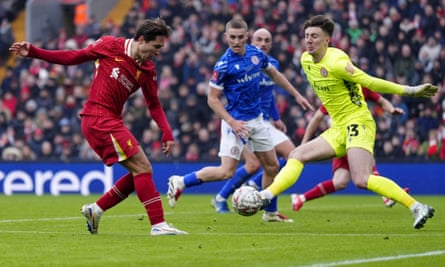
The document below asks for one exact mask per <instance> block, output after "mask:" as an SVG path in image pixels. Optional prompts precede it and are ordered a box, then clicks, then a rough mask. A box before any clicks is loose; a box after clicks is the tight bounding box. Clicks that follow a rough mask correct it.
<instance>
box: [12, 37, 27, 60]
mask: <svg viewBox="0 0 445 267" xmlns="http://www.w3.org/2000/svg"><path fill="white" fill-rule="evenodd" d="M29 47H30V43H29V42H24V41H23V42H15V43H13V44H12V45H11V47H9V51H10V52H11V53H15V54H16V55H17V56H21V57H26V56H28V54H29Z"/></svg>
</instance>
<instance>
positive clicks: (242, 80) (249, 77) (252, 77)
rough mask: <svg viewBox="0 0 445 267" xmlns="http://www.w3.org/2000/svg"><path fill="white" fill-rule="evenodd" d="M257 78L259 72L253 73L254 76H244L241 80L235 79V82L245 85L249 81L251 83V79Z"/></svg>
mask: <svg viewBox="0 0 445 267" xmlns="http://www.w3.org/2000/svg"><path fill="white" fill-rule="evenodd" d="M258 76H260V73H259V72H256V73H254V74H252V75H247V74H244V77H243V78H240V79H237V80H236V81H237V82H238V83H246V82H250V81H252V80H253V79H256V78H257V77H258Z"/></svg>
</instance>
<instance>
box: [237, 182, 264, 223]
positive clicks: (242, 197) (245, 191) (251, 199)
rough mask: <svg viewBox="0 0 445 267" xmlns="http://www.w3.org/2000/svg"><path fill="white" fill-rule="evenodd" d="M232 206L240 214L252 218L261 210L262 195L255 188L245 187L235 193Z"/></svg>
mask: <svg viewBox="0 0 445 267" xmlns="http://www.w3.org/2000/svg"><path fill="white" fill-rule="evenodd" d="M232 206H233V209H234V210H235V211H236V212H237V213H238V214H240V215H243V216H252V215H254V214H256V213H257V212H258V211H259V210H260V209H261V197H260V194H259V192H258V191H257V190H256V189H255V188H253V187H251V186H247V185H243V186H241V187H240V188H238V189H236V190H235V192H234V193H233V197H232Z"/></svg>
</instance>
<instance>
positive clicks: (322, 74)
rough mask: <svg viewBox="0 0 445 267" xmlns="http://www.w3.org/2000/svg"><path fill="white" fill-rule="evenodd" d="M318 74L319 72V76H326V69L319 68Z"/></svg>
mask: <svg viewBox="0 0 445 267" xmlns="http://www.w3.org/2000/svg"><path fill="white" fill-rule="evenodd" d="M320 74H321V76H323V77H325V78H326V77H328V70H327V69H325V68H321V69H320Z"/></svg>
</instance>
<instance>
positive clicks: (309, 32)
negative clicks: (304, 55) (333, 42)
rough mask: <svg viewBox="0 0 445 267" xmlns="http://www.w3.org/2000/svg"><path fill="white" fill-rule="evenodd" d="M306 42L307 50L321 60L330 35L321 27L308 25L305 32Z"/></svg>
mask: <svg viewBox="0 0 445 267" xmlns="http://www.w3.org/2000/svg"><path fill="white" fill-rule="evenodd" d="M304 43H305V45H306V50H307V52H308V53H309V54H310V55H312V56H313V57H314V59H317V60H320V59H321V57H323V56H324V54H325V52H326V49H327V47H328V44H329V35H328V34H327V33H325V32H324V31H323V30H322V29H321V28H320V27H308V28H306V30H305V32H304Z"/></svg>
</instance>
